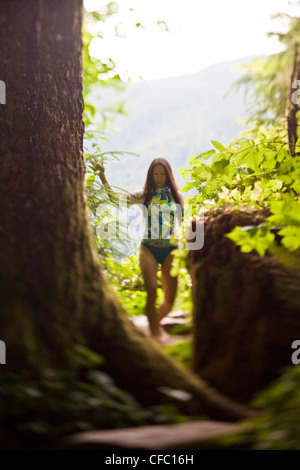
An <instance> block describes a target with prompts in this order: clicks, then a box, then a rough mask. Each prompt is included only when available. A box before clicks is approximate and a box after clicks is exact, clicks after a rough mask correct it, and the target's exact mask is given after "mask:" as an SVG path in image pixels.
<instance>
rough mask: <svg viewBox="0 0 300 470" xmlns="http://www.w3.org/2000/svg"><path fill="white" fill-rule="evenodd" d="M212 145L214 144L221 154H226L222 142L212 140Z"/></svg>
mask: <svg viewBox="0 0 300 470" xmlns="http://www.w3.org/2000/svg"><path fill="white" fill-rule="evenodd" d="M211 143H212V144H213V146H214V147H216V149H217V150H219V152H224V151H225V150H226V148H225V147H224V145H223V144H221V143H220V142H217V141H216V140H211Z"/></svg>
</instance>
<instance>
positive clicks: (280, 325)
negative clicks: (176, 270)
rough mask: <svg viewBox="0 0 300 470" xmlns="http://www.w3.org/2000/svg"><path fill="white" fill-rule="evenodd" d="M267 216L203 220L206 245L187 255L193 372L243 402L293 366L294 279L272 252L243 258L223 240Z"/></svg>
mask: <svg viewBox="0 0 300 470" xmlns="http://www.w3.org/2000/svg"><path fill="white" fill-rule="evenodd" d="M266 215H267V213H266V211H256V210H249V212H241V211H230V210H224V212H223V213H221V214H210V215H207V216H206V218H205V223H204V227H205V234H204V247H203V248H202V250H200V251H198V252H196V251H195V252H191V272H192V279H193V298H194V310H193V322H194V323H193V329H194V355H193V356H194V363H193V369H194V371H195V372H196V373H197V374H199V375H200V376H201V377H202V378H204V379H205V380H206V381H207V382H209V383H210V384H211V385H212V386H213V387H216V388H217V389H218V390H219V391H220V392H221V393H223V394H224V395H226V396H228V397H230V398H232V399H234V400H236V401H239V402H241V403H247V402H249V401H250V399H251V398H252V397H253V396H254V394H255V393H256V392H258V391H259V390H261V389H263V388H264V387H266V386H267V385H268V384H270V382H272V381H273V380H274V379H276V378H277V377H279V376H280V374H281V372H282V368H283V367H285V366H288V365H291V364H292V363H291V355H292V349H291V345H292V342H293V341H294V340H295V339H298V338H299V333H300V303H299V292H300V273H299V272H298V273H297V272H295V271H292V270H291V269H290V268H288V267H287V266H285V265H284V264H282V262H281V261H280V260H279V259H278V258H277V257H276V256H273V255H271V254H270V253H269V254H266V255H265V256H264V257H260V256H259V255H258V254H257V253H256V252H252V253H247V254H246V253H242V252H241V251H240V248H239V247H238V246H236V245H235V244H234V243H233V242H232V241H231V240H230V239H229V238H227V237H226V236H225V235H226V233H229V232H230V231H231V230H232V229H233V228H234V227H235V226H237V225H239V226H246V225H258V224H259V223H261V222H263V220H264V219H265V217H266Z"/></svg>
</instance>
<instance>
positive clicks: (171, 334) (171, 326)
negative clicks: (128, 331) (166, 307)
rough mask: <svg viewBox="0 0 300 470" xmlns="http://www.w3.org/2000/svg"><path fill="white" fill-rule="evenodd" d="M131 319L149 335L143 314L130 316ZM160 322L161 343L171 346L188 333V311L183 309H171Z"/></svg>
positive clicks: (184, 337) (146, 321)
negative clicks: (162, 332) (162, 334)
mask: <svg viewBox="0 0 300 470" xmlns="http://www.w3.org/2000/svg"><path fill="white" fill-rule="evenodd" d="M131 320H132V322H133V323H134V325H135V326H136V327H137V328H139V329H140V330H142V332H143V333H144V334H145V335H146V336H149V328H148V319H147V317H146V316H145V315H138V316H136V317H131ZM160 324H161V326H162V328H163V330H164V340H163V344H164V345H165V346H173V345H175V344H177V343H178V342H179V341H182V340H185V339H186V337H187V334H188V333H190V317H189V312H187V311H184V310H177V311H172V312H170V313H169V314H168V315H167V316H166V317H165V318H163V319H162V321H161V323H160ZM176 330H177V331H178V332H176Z"/></svg>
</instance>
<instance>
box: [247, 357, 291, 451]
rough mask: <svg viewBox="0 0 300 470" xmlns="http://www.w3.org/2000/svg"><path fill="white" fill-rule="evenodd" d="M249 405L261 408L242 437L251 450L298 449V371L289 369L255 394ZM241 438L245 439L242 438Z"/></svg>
mask: <svg viewBox="0 0 300 470" xmlns="http://www.w3.org/2000/svg"><path fill="white" fill-rule="evenodd" d="M252 405H253V406H254V407H256V408H257V409H261V410H262V413H261V415H260V416H259V417H257V418H255V419H253V420H250V421H249V423H248V425H249V426H248V427H249V430H248V432H247V433H245V435H248V439H249V438H250V440H251V441H252V443H253V444H252V448H253V449H254V450H300V441H299V433H300V368H299V367H298V366H288V367H287V368H285V369H284V371H283V372H282V375H281V377H280V378H278V379H277V380H276V381H275V382H273V383H272V384H271V385H270V386H269V387H268V388H266V389H265V390H263V391H261V392H260V393H258V394H257V395H256V396H255V398H254V399H253V400H252ZM245 435H244V438H245Z"/></svg>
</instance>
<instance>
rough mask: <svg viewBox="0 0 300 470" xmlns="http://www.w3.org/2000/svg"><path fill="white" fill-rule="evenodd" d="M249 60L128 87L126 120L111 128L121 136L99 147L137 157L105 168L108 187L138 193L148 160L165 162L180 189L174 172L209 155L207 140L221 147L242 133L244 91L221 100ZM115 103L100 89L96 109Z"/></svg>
mask: <svg viewBox="0 0 300 470" xmlns="http://www.w3.org/2000/svg"><path fill="white" fill-rule="evenodd" d="M251 59H252V57H248V58H243V59H240V60H236V61H232V62H224V63H218V64H215V65H212V66H210V67H207V68H206V69H203V70H201V71H200V72H198V73H194V74H190V75H183V76H179V77H171V78H165V79H161V80H153V81H140V82H135V83H131V84H129V85H128V88H127V91H126V92H125V96H124V98H125V101H126V103H127V105H126V107H127V109H128V111H129V114H128V116H120V117H119V118H118V119H117V121H116V122H115V123H114V125H113V126H112V127H113V128H114V129H119V131H118V132H116V133H114V134H113V133H110V132H108V133H107V138H108V139H109V142H105V141H101V142H100V146H101V149H102V151H110V150H118V151H120V150H123V151H128V152H134V153H137V154H139V155H140V156H139V158H137V157H134V156H122V157H121V160H120V162H117V163H116V162H111V163H108V164H107V171H106V173H107V177H108V180H109V181H110V183H111V184H112V185H114V186H119V187H122V188H125V189H127V190H134V189H138V188H140V187H142V186H143V184H144V182H145V178H146V172H147V169H148V166H149V164H150V162H151V161H152V159H153V158H155V157H157V156H163V157H165V158H167V159H168V160H169V161H170V163H171V165H172V167H173V170H174V172H175V175H176V179H177V182H178V184H179V186H182V184H183V181H182V179H181V177H180V175H179V173H177V172H176V170H178V169H179V168H184V167H188V161H189V158H190V157H192V156H193V155H195V154H197V155H198V154H199V153H202V152H205V151H207V150H209V149H210V148H211V147H212V144H211V143H210V141H211V140H217V141H219V142H222V143H224V144H225V143H227V142H228V141H230V140H232V139H234V138H235V137H237V135H238V133H239V132H240V131H241V130H243V128H242V126H241V125H240V124H238V123H237V122H236V120H237V119H238V118H240V117H245V116H246V115H247V114H246V109H245V105H244V102H243V90H239V91H238V92H236V91H232V92H231V93H229V94H228V96H227V98H226V99H225V94H226V93H227V92H228V91H229V89H230V87H231V85H232V84H233V82H235V81H236V80H237V79H238V78H239V77H240V76H241V71H240V70H238V68H237V66H238V65H240V64H242V63H244V62H249V61H250V60H251ZM113 98H114V96H112V95H111V92H109V91H107V92H106V90H105V88H104V89H102V90H101V102H100V101H98V102H97V106H98V105H99V107H101V106H103V103H104V102H105V101H108V100H110V99H113ZM115 98H116V97H115ZM97 99H98V98H97Z"/></svg>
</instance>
